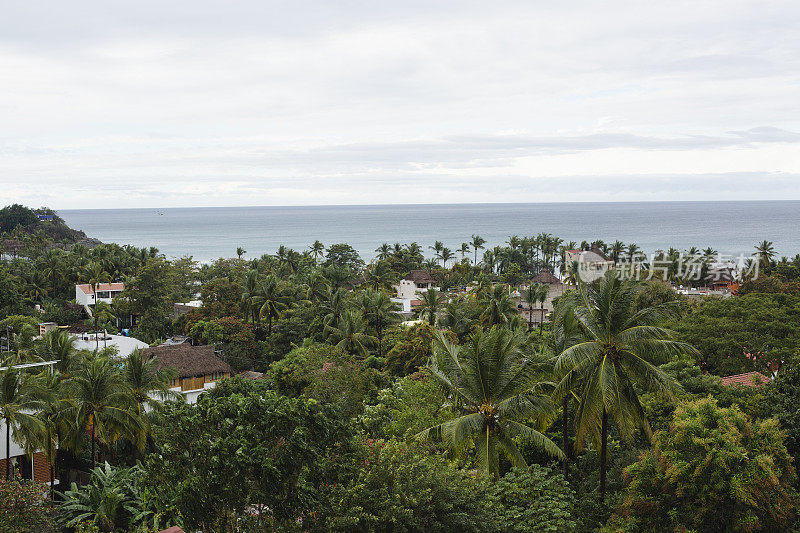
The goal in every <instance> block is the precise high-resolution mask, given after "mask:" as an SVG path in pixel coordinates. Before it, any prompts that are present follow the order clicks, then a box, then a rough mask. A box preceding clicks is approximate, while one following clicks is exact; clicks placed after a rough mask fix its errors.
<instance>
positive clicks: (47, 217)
mask: <svg viewBox="0 0 800 533" xmlns="http://www.w3.org/2000/svg"><path fill="white" fill-rule="evenodd" d="M36 218H38V219H39V220H41V221H43V222H52V221H53V220H55V217H54V216H53V215H48V214H47V213H36Z"/></svg>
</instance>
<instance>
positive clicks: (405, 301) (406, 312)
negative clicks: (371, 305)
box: [391, 298, 414, 320]
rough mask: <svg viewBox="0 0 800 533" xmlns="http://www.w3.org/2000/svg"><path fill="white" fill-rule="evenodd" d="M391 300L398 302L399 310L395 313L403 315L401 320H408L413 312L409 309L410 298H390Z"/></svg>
mask: <svg viewBox="0 0 800 533" xmlns="http://www.w3.org/2000/svg"><path fill="white" fill-rule="evenodd" d="M391 300H392V301H393V302H394V303H396V304H400V311H398V312H397V314H398V315H400V316H401V317H403V320H408V319H409V318H411V316H412V315H413V314H414V311H413V310H412V309H411V301H412V300H411V298H392V299H391Z"/></svg>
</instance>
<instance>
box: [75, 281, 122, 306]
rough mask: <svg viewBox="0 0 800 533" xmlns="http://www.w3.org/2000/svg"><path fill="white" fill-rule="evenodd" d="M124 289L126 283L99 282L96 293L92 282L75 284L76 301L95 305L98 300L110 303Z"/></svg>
mask: <svg viewBox="0 0 800 533" xmlns="http://www.w3.org/2000/svg"><path fill="white" fill-rule="evenodd" d="M124 290H125V284H124V283H98V284H97V293H96V294H95V286H94V285H92V284H90V283H84V284H82V285H75V301H77V302H78V303H79V304H81V305H94V304H95V303H97V302H105V303H107V304H110V303H111V301H112V300H113V299H114V297H115V296H117V295H118V294H119V293H121V292H122V291H124Z"/></svg>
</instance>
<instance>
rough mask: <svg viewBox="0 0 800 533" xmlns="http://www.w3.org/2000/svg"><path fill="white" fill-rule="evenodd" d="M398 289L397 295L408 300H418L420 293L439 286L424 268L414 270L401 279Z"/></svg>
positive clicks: (396, 286) (396, 287)
mask: <svg viewBox="0 0 800 533" xmlns="http://www.w3.org/2000/svg"><path fill="white" fill-rule="evenodd" d="M394 287H395V289H397V297H398V298H402V299H408V300H416V299H418V298H419V296H420V295H419V293H420V292H422V291H426V290H428V289H435V288H436V287H437V284H436V280H435V279H433V277H431V275H430V274H428V273H427V272H426V271H424V270H412V271H411V272H409V273H408V275H407V276H406V277H404V278H403V279H401V280H400V283H399V284H398V285H395V286H394Z"/></svg>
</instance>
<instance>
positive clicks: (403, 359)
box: [386, 323, 458, 376]
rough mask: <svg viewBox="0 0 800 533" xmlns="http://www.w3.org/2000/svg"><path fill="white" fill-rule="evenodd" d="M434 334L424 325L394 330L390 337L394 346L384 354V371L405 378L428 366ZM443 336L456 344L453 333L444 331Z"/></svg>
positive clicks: (431, 328)
mask: <svg viewBox="0 0 800 533" xmlns="http://www.w3.org/2000/svg"><path fill="white" fill-rule="evenodd" d="M435 333H436V330H435V329H434V328H433V327H431V326H430V324H425V323H422V324H414V325H413V326H410V327H407V328H404V327H400V328H397V329H395V330H394V331H393V332H392V333H391V335H390V336H391V339H392V341H393V342H394V346H392V348H391V350H389V352H388V353H387V354H386V370H387V371H388V372H390V373H391V374H394V375H395V376H407V375H409V374H413V373H414V372H416V371H417V370H419V369H420V368H421V367H423V366H425V365H426V364H428V361H429V360H430V358H431V354H432V353H433V352H432V350H431V347H432V345H433V338H434V336H435ZM444 335H445V337H446V338H447V340H449V341H450V342H452V343H457V342H458V338H457V337H456V335H455V334H454V333H453V332H451V331H445V332H444Z"/></svg>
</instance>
